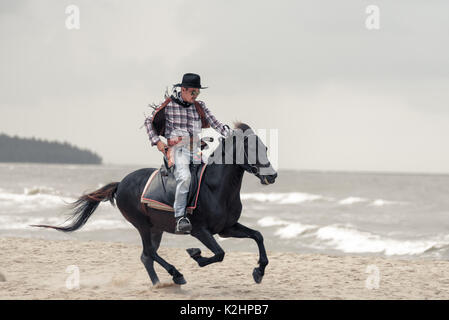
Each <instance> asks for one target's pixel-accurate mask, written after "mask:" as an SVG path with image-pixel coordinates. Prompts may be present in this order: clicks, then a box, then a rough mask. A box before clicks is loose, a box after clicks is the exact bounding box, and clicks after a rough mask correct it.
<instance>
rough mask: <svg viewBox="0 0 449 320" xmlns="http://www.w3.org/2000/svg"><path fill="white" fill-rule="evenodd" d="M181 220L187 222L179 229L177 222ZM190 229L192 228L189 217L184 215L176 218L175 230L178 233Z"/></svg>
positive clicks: (188, 231) (186, 231)
mask: <svg viewBox="0 0 449 320" xmlns="http://www.w3.org/2000/svg"><path fill="white" fill-rule="evenodd" d="M183 220H184V221H185V220H187V223H186V224H185V225H184V226H183V228H182V229H180V228H179V227H180V225H179V224H180V222H181V221H183ZM191 230H192V224H191V223H190V220H189V218H187V217H186V216H185V215H184V216H182V217H179V218H177V219H176V232H178V233H190V231H191Z"/></svg>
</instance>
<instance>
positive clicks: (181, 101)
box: [171, 92, 193, 108]
mask: <svg viewBox="0 0 449 320" xmlns="http://www.w3.org/2000/svg"><path fill="white" fill-rule="evenodd" d="M171 98H172V100H173V101H175V102H176V103H177V104H179V105H181V106H183V107H184V108H188V107H191V106H193V103H190V102H187V101H184V99H182V95H181V92H175V93H174V94H173V95H172V96H171Z"/></svg>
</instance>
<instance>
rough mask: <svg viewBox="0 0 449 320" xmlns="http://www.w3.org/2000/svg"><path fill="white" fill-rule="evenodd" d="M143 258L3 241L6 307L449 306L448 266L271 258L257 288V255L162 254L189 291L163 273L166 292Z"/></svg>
mask: <svg viewBox="0 0 449 320" xmlns="http://www.w3.org/2000/svg"><path fill="white" fill-rule="evenodd" d="M140 253H141V247H140V246H138V245H129V244H121V243H110V242H93V241H87V242H77V241H65V240H64V241H54V240H40V239H22V238H2V239H0V299H154V300H157V299H177V300H184V299H449V262H447V261H429V260H392V259H384V258H375V257H358V256H329V255H321V254H294V253H286V252H285V253H284V252H268V257H269V259H270V264H269V265H268V267H267V269H266V274H265V277H264V279H263V281H262V283H261V284H256V283H255V282H254V281H253V279H252V276H251V273H252V270H253V268H254V267H255V266H256V262H257V259H258V256H257V254H256V253H255V252H254V253H244V252H228V253H227V254H226V256H225V259H224V261H223V262H221V263H217V264H212V265H209V266H206V267H204V268H200V267H198V265H197V264H196V262H195V261H193V260H192V259H191V258H190V257H189V256H188V254H187V253H186V252H185V250H184V249H173V248H160V249H159V253H160V255H161V256H162V257H164V258H165V259H166V260H167V261H168V262H170V263H171V264H173V265H175V266H176V267H177V268H178V270H179V271H180V272H181V273H183V274H184V277H185V279H186V280H187V284H186V285H183V286H178V285H174V284H173V283H172V281H171V277H170V276H169V275H168V273H167V272H165V270H164V269H162V268H161V267H160V266H158V265H157V266H156V268H157V269H156V271H157V272H158V274H159V278H160V280H161V284H160V285H158V286H152V284H151V282H150V280H149V277H148V276H147V273H146V271H145V269H144V267H143V264H142V263H141V262H140V259H139V257H140ZM205 254H208V253H205ZM77 274H79V278H78V279H79V287H78V286H77V285H76V284H77V283H76V281H75V280H74V279H75V278H74V277H75V276H76V275H77Z"/></svg>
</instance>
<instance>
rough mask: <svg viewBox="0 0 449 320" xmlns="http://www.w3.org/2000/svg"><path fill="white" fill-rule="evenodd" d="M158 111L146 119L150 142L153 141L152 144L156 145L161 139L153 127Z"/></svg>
mask: <svg viewBox="0 0 449 320" xmlns="http://www.w3.org/2000/svg"><path fill="white" fill-rule="evenodd" d="M156 113H157V110H154V111H153V113H152V114H151V116H149V117H147V118H146V119H145V123H144V125H145V128H147V133H148V136H149V138H150V142H151V145H152V146H154V145H156V144H157V143H158V142H159V141H160V140H161V139H160V138H159V136H158V134H157V133H156V131H155V130H154V127H153V118H154V115H155V114H156Z"/></svg>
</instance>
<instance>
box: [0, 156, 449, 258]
mask: <svg viewBox="0 0 449 320" xmlns="http://www.w3.org/2000/svg"><path fill="white" fill-rule="evenodd" d="M141 167H142V166H118V165H42V164H16V163H2V164H0V237H6V236H11V237H27V238H44V239H70V240H74V239H79V240H100V241H114V242H127V243H136V244H140V243H141V240H140V237H139V235H138V233H137V230H135V229H134V227H133V226H132V225H131V224H130V223H128V222H127V221H126V220H125V219H124V218H123V217H122V215H121V213H120V212H119V210H118V209H116V208H114V207H112V206H111V205H110V204H109V203H102V204H101V205H100V207H99V209H98V210H97V211H96V212H95V213H94V214H93V215H92V217H91V219H90V220H89V221H88V222H87V224H86V225H85V226H84V227H83V228H82V229H80V230H78V231H76V232H73V233H70V234H66V233H61V232H58V231H55V230H47V229H39V228H33V227H30V225H31V224H53V225H60V224H62V223H64V221H66V219H67V217H68V213H69V212H70V210H69V207H68V203H70V202H73V201H75V200H76V199H77V198H78V197H79V196H80V195H81V194H83V193H86V192H90V191H93V190H95V189H97V188H99V187H101V186H103V185H104V184H106V183H109V182H112V181H120V180H121V179H122V178H123V177H124V176H125V175H126V174H128V173H129V172H131V171H134V170H136V169H139V168H141ZM241 198H242V202H243V212H242V217H241V219H240V222H241V223H242V224H244V225H246V226H248V227H250V228H253V229H257V230H259V231H260V232H261V233H262V234H263V236H264V239H265V246H266V248H267V250H271V251H289V252H297V253H324V254H334V255H346V254H351V255H354V254H357V255H374V256H382V257H394V258H398V257H399V258H406V259H409V258H410V259H418V258H425V259H449V175H435V174H432V175H425V174H399V173H398V174H394V173H359V172H312V171H292V170H280V171H279V172H278V179H277V181H276V183H275V184H273V185H270V186H264V185H261V184H260V182H259V180H258V179H257V178H255V177H254V176H251V175H249V174H247V173H246V174H245V177H244V181H243V187H242V193H241ZM216 238H217V240H218V241H219V243H220V245H221V246H222V247H223V248H224V249H225V250H234V251H253V252H257V246H256V244H255V242H254V241H253V240H250V239H222V238H220V237H218V236H216ZM161 246H166V247H180V248H189V247H200V248H204V246H202V245H201V244H200V242H199V241H198V240H196V239H194V238H193V237H191V236H184V235H171V234H164V237H163V240H162V243H161Z"/></svg>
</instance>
